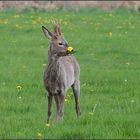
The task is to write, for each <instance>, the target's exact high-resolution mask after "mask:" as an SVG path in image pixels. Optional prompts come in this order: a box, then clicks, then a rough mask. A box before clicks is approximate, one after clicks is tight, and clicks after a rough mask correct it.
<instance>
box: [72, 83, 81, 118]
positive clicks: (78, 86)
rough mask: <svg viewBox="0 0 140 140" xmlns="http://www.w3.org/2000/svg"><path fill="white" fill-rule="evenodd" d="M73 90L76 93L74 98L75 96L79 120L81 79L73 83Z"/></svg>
mask: <svg viewBox="0 0 140 140" xmlns="http://www.w3.org/2000/svg"><path fill="white" fill-rule="evenodd" d="M72 90H73V93H74V98H75V108H76V114H77V118H78V120H79V117H80V114H81V112H80V102H79V96H80V83H79V81H75V82H74V84H73V85H72Z"/></svg>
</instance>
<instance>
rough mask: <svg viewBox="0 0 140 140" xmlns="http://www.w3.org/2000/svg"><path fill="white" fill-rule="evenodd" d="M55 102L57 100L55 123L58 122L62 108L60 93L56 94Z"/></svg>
mask: <svg viewBox="0 0 140 140" xmlns="http://www.w3.org/2000/svg"><path fill="white" fill-rule="evenodd" d="M54 99H55V102H56V114H55V118H54V123H55V124H56V123H57V122H58V119H59V110H60V100H59V95H55V96H54Z"/></svg>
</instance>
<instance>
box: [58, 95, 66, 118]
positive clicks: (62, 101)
mask: <svg viewBox="0 0 140 140" xmlns="http://www.w3.org/2000/svg"><path fill="white" fill-rule="evenodd" d="M64 99H65V96H64V95H63V94H60V95H59V100H60V110H59V118H60V120H61V121H62V120H63V115H64V112H63V108H64Z"/></svg>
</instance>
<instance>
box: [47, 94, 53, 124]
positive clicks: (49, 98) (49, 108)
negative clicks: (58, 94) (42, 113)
mask: <svg viewBox="0 0 140 140" xmlns="http://www.w3.org/2000/svg"><path fill="white" fill-rule="evenodd" d="M52 99H53V96H51V95H48V118H47V123H49V120H50V116H51V106H52Z"/></svg>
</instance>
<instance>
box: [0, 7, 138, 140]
mask: <svg viewBox="0 0 140 140" xmlns="http://www.w3.org/2000/svg"><path fill="white" fill-rule="evenodd" d="M52 18H56V19H58V20H62V31H63V33H64V35H65V38H66V39H67V40H68V41H69V44H70V45H71V46H72V47H73V48H75V49H76V50H77V53H76V54H75V56H76V58H77V59H78V61H79V63H80V67H81V77H80V79H81V96H80V101H81V112H82V115H81V119H80V121H79V122H77V119H76V113H75V109H74V108H75V107H74V99H73V95H72V91H71V90H69V91H68V94H67V95H68V96H67V99H68V101H67V102H65V107H64V121H63V122H60V123H59V124H58V125H57V126H55V125H53V117H54V114H55V104H54V103H53V109H52V112H53V113H52V116H51V123H50V125H51V126H50V128H47V127H45V121H46V116H47V98H46V96H45V89H44V87H43V72H44V66H43V64H46V63H47V49H48V40H47V39H46V38H45V37H44V35H43V33H42V30H41V26H42V25H45V26H47V27H48V28H49V29H50V30H53V28H52V27H53V26H52V25H51V23H50V20H51V19H52ZM139 25H140V14H139V13H134V12H130V11H127V10H123V9H121V10H113V11H108V12H103V11H101V10H99V9H94V10H93V9H89V10H86V9H85V10H84V9H83V10H82V9H81V10H80V11H78V12H76V11H61V10H60V11H49V12H44V11H24V12H21V13H20V14H19V13H17V12H15V11H13V10H10V9H9V10H5V11H1V12H0V138H39V136H38V133H41V134H42V137H43V138H49V139H50V138H86V139H89V138H92V139H93V138H110V139H112V138H140V119H139V118H140V26H139ZM17 86H21V87H22V88H21V90H18V89H17ZM95 106H96V108H95V110H94V112H93V109H94V107H95Z"/></svg>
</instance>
